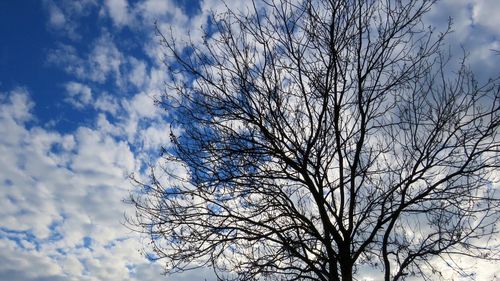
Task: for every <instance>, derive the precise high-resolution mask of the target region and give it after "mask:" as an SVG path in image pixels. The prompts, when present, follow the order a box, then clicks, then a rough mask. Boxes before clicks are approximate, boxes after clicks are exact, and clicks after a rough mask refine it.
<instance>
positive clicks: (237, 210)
mask: <svg viewBox="0 0 500 281" xmlns="http://www.w3.org/2000/svg"><path fill="white" fill-rule="evenodd" d="M434 2H435V1H430V0H420V1H399V0H370V1H354V0H337V1H333V0H332V1H326V0H321V1H320V0H304V1H292V0H269V1H264V2H253V5H252V6H251V7H250V8H249V9H246V10H243V11H235V10H230V9H228V10H227V11H225V12H224V13H220V14H213V15H212V17H211V20H210V22H209V24H208V25H207V27H206V28H205V31H206V32H205V37H204V38H203V40H202V42H197V41H194V40H192V41H190V42H184V43H182V42H180V43H179V42H176V40H174V39H175V38H173V36H172V35H168V34H167V33H161V32H159V36H160V38H161V44H162V46H163V47H164V48H165V54H166V56H165V64H166V65H167V66H168V67H169V69H170V72H169V73H170V74H171V80H170V81H168V82H167V88H166V90H165V94H164V95H163V96H161V97H159V99H158V103H159V105H160V106H162V107H164V108H165V109H166V110H167V112H168V114H169V117H170V118H171V120H172V126H173V127H175V128H177V130H176V131H177V132H178V133H177V134H172V135H171V140H172V144H173V145H172V146H169V147H165V148H164V149H163V153H162V155H163V158H164V160H165V162H164V164H163V165H161V164H159V165H157V166H155V167H152V169H151V171H152V172H151V180H150V182H146V183H144V182H138V183H139V184H140V186H142V187H143V188H142V189H141V190H140V191H138V192H135V193H133V194H132V196H131V202H132V203H133V204H135V206H136V210H137V214H136V217H134V218H132V219H131V224H132V225H134V226H136V227H137V230H139V231H143V232H144V233H147V234H148V235H149V237H150V242H151V245H152V247H153V249H154V258H158V259H162V260H164V261H165V266H166V270H167V271H168V272H175V271H177V270H186V269H189V268H193V267H197V266H205V265H210V266H213V267H214V268H215V269H216V272H217V274H218V277H219V278H220V279H221V280H222V279H231V278H234V279H235V280H325V281H326V280H329V281H340V280H342V281H346V280H348V281H350V280H356V276H358V275H359V274H360V273H361V272H363V270H367V269H372V270H376V271H379V272H382V273H381V274H382V276H383V278H384V280H405V279H408V278H410V277H412V276H413V277H418V278H420V279H419V280H421V279H425V280H436V278H438V277H439V278H441V277H443V278H444V277H445V276H442V273H441V271H440V270H441V264H443V262H442V261H445V264H447V265H448V266H450V267H452V268H453V269H454V270H456V271H457V272H458V273H459V274H462V275H466V274H468V273H467V272H466V271H464V270H463V269H462V268H461V267H460V265H459V263H456V264H455V263H454V260H455V259H456V258H460V257H461V256H468V257H475V258H481V259H496V258H498V253H497V251H498V245H495V244H493V242H492V241H491V240H488V238H491V237H492V235H494V234H496V233H497V228H496V227H497V224H498V218H499V214H498V211H499V201H498V200H499V197H498V192H497V191H496V190H495V188H494V180H495V178H494V172H495V170H496V169H497V168H498V165H499V148H500V147H499V142H498V137H497V131H498V126H499V122H500V114H499V113H500V111H499V109H500V107H499V106H500V102H499V98H500V90H499V89H500V88H499V86H498V83H497V81H498V80H492V79H490V80H489V81H488V82H485V83H480V82H479V81H478V80H476V79H475V78H474V75H473V73H472V72H471V71H470V69H469V68H468V67H467V64H466V60H465V59H464V60H461V61H460V62H459V66H458V68H457V69H458V70H457V71H454V72H453V71H450V69H452V68H453V67H452V66H453V64H452V63H451V60H450V56H449V55H448V54H447V52H444V51H443V49H444V48H443V47H445V41H444V38H445V36H446V34H447V33H448V32H449V30H450V29H449V28H448V29H447V30H445V31H444V32H436V31H435V29H434V28H433V27H428V26H426V25H425V23H424V22H423V20H422V16H423V15H424V14H425V13H426V12H428V11H429V10H430V8H431V6H432V5H433V4H434ZM495 192H496V193H495ZM437 261H439V262H437Z"/></svg>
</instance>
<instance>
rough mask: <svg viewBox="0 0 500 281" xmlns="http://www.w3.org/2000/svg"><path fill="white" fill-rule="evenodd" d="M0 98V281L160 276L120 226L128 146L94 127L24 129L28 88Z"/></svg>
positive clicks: (129, 165) (130, 161)
mask: <svg viewBox="0 0 500 281" xmlns="http://www.w3.org/2000/svg"><path fill="white" fill-rule="evenodd" d="M0 100H1V103H0V133H2V135H6V136H7V135H8V136H9V137H8V138H0V153H1V154H2V157H0V166H2V167H3V168H2V169H1V170H0V183H1V184H2V193H0V205H1V206H2V208H0V226H1V228H0V253H2V254H1V255H0V279H1V280H148V279H146V278H142V277H141V276H138V275H137V274H136V273H133V272H131V271H130V270H129V266H130V265H133V266H138V267H141V268H142V267H144V268H150V269H151V270H152V271H154V272H158V271H159V269H158V268H157V267H158V266H159V265H152V264H150V263H149V262H147V261H146V260H145V259H144V257H142V256H141V255H140V254H139V253H138V252H137V250H138V249H139V248H140V246H141V244H140V242H139V240H138V238H137V237H135V236H134V235H133V234H131V233H130V232H129V231H128V230H127V229H126V228H124V227H123V226H122V224H121V222H122V221H123V213H124V212H126V210H127V209H130V206H128V205H125V204H124V203H123V202H122V199H124V198H125V197H126V196H127V195H128V190H129V189H130V188H131V186H130V183H129V181H128V179H127V178H126V176H127V174H126V172H132V171H134V170H135V167H136V165H137V164H136V160H135V157H134V155H133V154H132V152H131V150H130V147H129V145H128V144H127V143H126V142H124V141H118V140H115V139H114V138H113V137H111V136H109V135H106V134H105V133H103V132H100V131H97V130H94V129H92V128H86V127H80V128H79V129H78V130H77V131H76V132H75V133H74V134H61V133H58V132H55V131H50V130H46V129H43V128H40V127H31V128H30V127H28V126H27V123H26V122H28V121H30V120H33V119H34V117H33V115H32V112H31V109H32V108H33V102H32V101H31V100H30V98H29V96H28V94H27V92H26V91H25V90H15V91H12V92H11V93H9V94H7V95H2V96H1V99H0ZM4 130H6V131H4ZM16 241H17V242H16ZM85 241H91V242H90V243H89V242H85ZM86 244H90V245H86ZM109 245H114V246H112V247H111V246H109ZM87 247H90V248H91V249H92V250H90V249H89V248H87ZM155 268H156V269H155ZM155 279H157V276H155ZM151 280H154V279H151Z"/></svg>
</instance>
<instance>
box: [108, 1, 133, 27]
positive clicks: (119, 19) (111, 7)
mask: <svg viewBox="0 0 500 281" xmlns="http://www.w3.org/2000/svg"><path fill="white" fill-rule="evenodd" d="M105 4H106V8H107V11H108V13H109V15H110V17H111V19H113V22H114V23H115V24H116V25H117V26H123V25H127V24H129V23H130V21H131V15H130V14H129V11H128V10H129V9H128V2H127V0H106V1H105Z"/></svg>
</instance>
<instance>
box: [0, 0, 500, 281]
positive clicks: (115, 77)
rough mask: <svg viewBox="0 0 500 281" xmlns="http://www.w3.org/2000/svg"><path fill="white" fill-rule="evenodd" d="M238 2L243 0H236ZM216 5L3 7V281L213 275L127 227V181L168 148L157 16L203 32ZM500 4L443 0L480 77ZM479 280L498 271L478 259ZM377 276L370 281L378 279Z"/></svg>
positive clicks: (494, 44) (114, 0)
mask: <svg viewBox="0 0 500 281" xmlns="http://www.w3.org/2000/svg"><path fill="white" fill-rule="evenodd" d="M227 2H228V3H227V4H228V5H229V6H232V7H241V6H242V5H243V4H242V3H246V1H244V0H238V1H227ZM222 7H223V5H222V3H221V2H220V1H218V0H205V1H196V0H187V1H183V0H135V1H128V2H127V0H109V1H98V0H79V1H73V0H40V1H39V0H25V1H14V0H12V1H0V35H1V37H0V38H1V40H0V206H1V207H0V280H146V281H148V280H179V281H181V280H203V278H207V279H210V276H212V275H211V272H210V270H208V269H207V270H198V271H193V272H189V273H186V274H179V275H172V276H167V277H162V276H161V273H162V269H161V263H151V262H150V261H148V260H147V259H146V258H145V257H144V256H143V255H142V254H141V252H140V251H139V250H141V249H142V246H141V245H142V240H141V237H140V235H138V234H136V233H133V232H131V231H129V230H128V229H126V228H125V227H124V226H123V225H122V223H123V220H124V219H123V218H124V213H131V212H133V210H132V209H131V207H130V206H127V205H125V204H124V203H122V200H123V199H124V198H126V197H127V194H128V192H129V190H130V189H131V188H133V187H132V186H131V184H130V182H129V180H128V179H127V176H128V175H129V174H130V173H132V172H135V173H137V174H139V175H140V174H141V173H140V171H141V170H142V168H143V167H144V166H145V165H147V164H149V163H154V162H155V161H157V159H155V157H156V156H157V155H158V149H159V147H160V146H161V145H164V146H168V145H169V125H168V122H167V121H166V120H165V119H166V118H165V116H166V112H165V111H163V110H161V109H158V108H156V107H155V106H154V104H153V101H152V97H154V96H157V95H159V94H161V92H162V90H163V88H162V82H163V81H165V80H166V79H167V74H166V69H165V67H164V66H163V65H162V64H161V54H162V53H161V48H160V46H159V45H158V38H157V37H156V36H155V35H154V27H153V23H154V22H155V21H157V22H158V24H159V26H160V28H168V27H169V26H171V27H172V30H173V32H174V34H175V35H176V37H178V38H179V39H180V40H182V39H183V38H184V39H185V38H186V34H187V33H188V31H189V30H191V31H192V32H191V34H192V36H193V37H195V38H196V36H198V35H199V34H200V33H199V27H200V26H201V25H202V24H203V23H205V22H206V18H207V15H208V14H209V11H210V10H211V9H215V10H217V9H221V8H222ZM498 12H500V1H497V0H482V1H481V0H443V1H441V2H440V3H439V4H438V5H437V6H436V7H435V9H434V10H432V11H431V12H430V13H429V14H428V16H427V18H426V21H428V22H429V24H432V25H435V26H437V27H438V28H439V27H441V28H442V27H443V26H444V24H446V22H447V18H448V17H450V16H451V17H453V18H454V30H455V32H454V33H453V34H451V36H450V38H449V42H450V44H451V45H450V48H451V50H452V51H453V52H454V53H455V54H457V55H459V54H460V46H461V45H462V46H464V47H465V48H466V49H468V50H469V52H470V55H469V63H470V65H471V67H472V68H473V69H474V70H475V71H476V72H477V73H478V75H479V77H480V78H485V77H487V76H498V75H499V74H500V66H499V65H500V56H499V55H495V53H494V52H492V51H491V50H492V49H496V50H500V30H499V29H498V26H500V17H498V16H497V14H498ZM477 266H478V268H481V273H480V274H483V275H480V276H479V277H478V280H489V279H480V278H489V276H491V274H493V273H494V270H495V269H494V268H495V267H492V266H488V265H482V264H478V265H477ZM367 280H368V279H367Z"/></svg>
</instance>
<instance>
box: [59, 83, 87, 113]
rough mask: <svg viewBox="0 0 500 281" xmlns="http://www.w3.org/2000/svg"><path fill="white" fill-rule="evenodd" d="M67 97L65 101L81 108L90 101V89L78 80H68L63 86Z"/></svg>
mask: <svg viewBox="0 0 500 281" xmlns="http://www.w3.org/2000/svg"><path fill="white" fill-rule="evenodd" d="M64 87H65V89H66V93H67V94H68V97H67V98H66V99H65V101H66V102H68V103H70V104H72V105H73V106H75V107H76V108H83V107H85V106H87V105H89V104H91V102H92V90H91V89H90V88H89V87H88V86H86V85H83V84H81V83H78V82H68V83H66V85H65V86H64Z"/></svg>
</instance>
